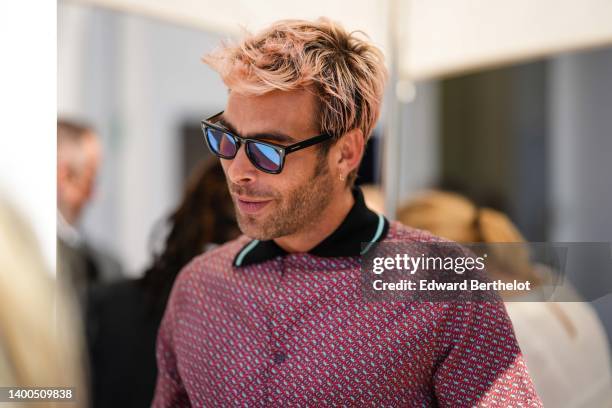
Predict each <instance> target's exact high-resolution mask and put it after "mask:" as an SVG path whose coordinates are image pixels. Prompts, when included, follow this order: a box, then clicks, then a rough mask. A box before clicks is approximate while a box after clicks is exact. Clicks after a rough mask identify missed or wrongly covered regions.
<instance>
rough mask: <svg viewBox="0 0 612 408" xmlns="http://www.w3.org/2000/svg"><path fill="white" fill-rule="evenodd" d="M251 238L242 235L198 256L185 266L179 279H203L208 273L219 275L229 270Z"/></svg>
mask: <svg viewBox="0 0 612 408" xmlns="http://www.w3.org/2000/svg"><path fill="white" fill-rule="evenodd" d="M250 240H251V238H249V237H247V236H245V235H241V236H239V237H238V238H236V239H234V240H232V241H229V242H226V243H225V244H223V245H219V246H218V247H215V248H213V249H210V250H208V251H206V252H204V253H203V254H200V255H198V256H196V257H195V258H193V259H192V260H191V261H190V262H189V263H188V264H187V265H186V266H185V267H184V268H183V270H182V271H181V273H180V274H179V277H178V278H177V279H180V280H181V281H186V280H192V279H202V278H204V277H206V276H207V275H218V274H223V273H225V272H226V271H229V270H230V269H231V268H232V261H233V260H234V257H235V256H236V254H237V253H238V252H239V251H240V250H241V249H242V248H243V247H244V246H245V245H246V244H247V243H248V242H249V241H250Z"/></svg>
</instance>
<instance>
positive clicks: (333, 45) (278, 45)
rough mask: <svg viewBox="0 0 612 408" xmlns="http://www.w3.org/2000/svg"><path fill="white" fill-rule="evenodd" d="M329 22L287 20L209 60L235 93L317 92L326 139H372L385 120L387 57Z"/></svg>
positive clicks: (219, 51) (206, 59) (225, 46)
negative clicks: (355, 132)
mask: <svg viewBox="0 0 612 408" xmlns="http://www.w3.org/2000/svg"><path fill="white" fill-rule="evenodd" d="M359 33H360V32H351V33H349V32H347V31H345V30H344V28H343V27H342V26H340V25H339V24H337V23H334V22H332V21H330V20H328V19H326V18H320V19H318V20H316V21H314V22H313V21H305V20H282V21H278V22H276V23H274V24H272V25H271V26H270V27H268V28H266V29H264V30H263V31H261V32H259V33H256V34H247V35H246V36H245V37H244V38H243V39H242V40H241V41H240V42H239V43H233V44H223V45H222V46H221V47H220V48H219V49H217V50H216V51H214V52H213V53H211V54H209V55H207V56H205V57H204V59H203V60H204V62H205V63H207V64H208V65H210V66H211V67H212V68H213V69H214V70H215V71H217V72H218V73H219V74H220V75H221V78H222V79H223V81H224V82H225V84H226V85H227V86H228V88H230V89H231V90H232V91H235V92H238V93H241V94H247V95H261V94H264V93H267V92H270V91H273V90H280V91H291V90H298V89H312V90H314V92H315V94H316V95H317V98H318V101H319V112H318V117H317V119H318V125H319V127H320V131H321V132H322V133H329V134H331V135H333V136H334V138H336V139H337V138H339V137H341V136H342V135H344V134H345V133H346V132H348V131H350V130H352V129H360V130H361V132H362V133H363V135H364V137H365V140H366V141H367V139H368V138H369V137H370V135H371V133H372V130H373V128H374V125H375V124H376V121H377V120H378V116H379V114H380V106H381V102H382V97H383V92H384V87H385V80H386V77H387V71H386V69H385V65H384V57H383V54H382V53H381V51H380V50H379V49H378V48H376V47H375V46H374V45H373V44H372V43H371V42H369V41H368V40H367V39H365V38H361V37H362V36H359V35H358V34H359Z"/></svg>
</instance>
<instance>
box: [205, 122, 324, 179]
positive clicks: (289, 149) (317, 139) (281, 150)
mask: <svg viewBox="0 0 612 408" xmlns="http://www.w3.org/2000/svg"><path fill="white" fill-rule="evenodd" d="M223 112H224V111H221V112H219V113H217V114H216V115H213V116H211V117H209V118H208V119H205V120H203V121H202V122H201V125H202V132H204V140H206V145H207V146H208V149H209V150H210V151H211V152H212V154H214V155H215V156H217V157H220V158H222V159H226V160H232V159H233V158H235V157H236V155H237V154H238V150H240V145H244V146H245V149H246V150H245V152H246V155H247V157H248V158H249V161H250V162H251V163H252V164H253V166H255V167H256V168H257V169H258V170H261V171H263V172H264V173H268V174H279V173H280V172H281V171H283V168H284V167H285V157H286V156H287V155H288V154H289V153H293V152H297V151H298V150H302V149H305V148H307V147H310V146H314V145H316V144H319V143H322V142H325V141H327V140H329V139H331V138H332V136H331V135H330V134H328V133H322V134H320V135H317V136H313V137H311V138H308V139H306V140H302V141H301V142H297V143H294V144H292V145H289V146H283V145H280V144H276V143H272V142H264V141H261V140H259V139H252V138H248V137H242V136H238V135H236V134H235V133H233V132H232V131H230V130H229V129H226V128H225V127H223V126H219V125H216V124H214V123H211V122H210V121H211V120H213V119H215V118H216V117H218V116H220V115H221V114H223ZM207 128H211V129H215V130H217V131H219V132H222V133H225V134H226V135H229V136H230V137H231V138H232V139H233V140H234V143H235V144H236V152H235V153H234V155H233V156H231V157H230V156H224V155H222V154H220V153H218V152H215V150H214V149H213V147H212V146H211V145H210V141H209V140H208V134H207V132H206V129H207ZM250 143H255V144H261V145H264V146H268V147H271V148H273V149H274V150H276V151H277V152H278V154H279V157H280V165H279V168H278V170H268V169H264V168H262V167H261V166H260V165H258V164H257V162H256V160H255V158H254V157H252V154H251V153H250V149H247V145H248V144H250Z"/></svg>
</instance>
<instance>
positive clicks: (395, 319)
mask: <svg viewBox="0 0 612 408" xmlns="http://www.w3.org/2000/svg"><path fill="white" fill-rule="evenodd" d="M204 61H205V62H207V63H208V64H209V65H210V66H211V67H212V68H213V69H214V70H215V71H217V72H218V73H219V75H220V76H221V78H222V79H223V81H224V82H225V84H226V86H227V87H228V89H229V94H228V101H227V106H226V109H225V111H224V112H221V113H219V114H217V115H214V116H212V117H210V118H208V119H206V120H204V121H202V128H203V131H204V135H205V138H206V142H207V144H208V147H209V149H210V150H211V151H212V152H213V153H214V154H215V155H216V156H218V157H219V158H221V164H222V166H223V170H224V172H225V175H226V179H227V183H228V186H229V190H230V193H231V195H232V199H233V201H234V203H235V207H236V215H237V220H238V224H239V226H240V229H241V231H242V233H243V234H244V235H242V236H241V237H239V238H238V239H236V240H233V241H231V242H229V243H227V244H225V245H223V246H221V247H219V248H215V249H214V250H212V251H209V252H207V253H205V254H203V255H202V256H199V257H197V258H195V259H194V260H193V261H191V262H190V263H189V264H188V265H187V266H186V267H185V268H184V269H183V270H182V272H181V273H180V275H179V276H178V277H177V279H176V282H175V284H174V287H173V289H172V293H171V295H170V298H169V300H168V305H167V307H166V312H165V314H164V317H163V320H162V323H161V326H160V329H159V334H158V340H157V358H158V369H159V373H158V379H157V385H156V391H155V398H154V401H153V406H154V407H159V408H162V407H187V406H234V405H240V406H288V405H289V406H323V405H326V406H332V405H334V406H355V405H359V406H365V405H367V406H434V405H435V406H453V407H456V406H474V405H487V406H508V405H513V406H519V405H522V406H530V407H539V406H541V404H540V402H539V399H538V397H537V395H536V393H535V389H534V387H533V384H532V383H531V380H530V378H529V374H528V373H527V370H526V367H525V364H524V362H523V359H522V356H521V354H520V350H519V348H518V344H517V343H516V341H515V339H514V335H513V333H512V326H511V323H510V320H509V318H508V316H507V314H506V311H505V309H504V306H503V303H501V301H500V302H488V303H484V304H476V302H465V303H464V304H463V305H461V306H457V305H455V304H452V303H450V304H448V305H447V306H448V308H446V307H440V306H439V305H435V304H433V302H418V303H417V304H413V303H411V302H380V303H377V304H373V303H370V302H369V301H368V299H365V298H364V296H363V292H362V288H361V282H362V279H361V255H362V254H364V253H365V251H367V250H368V249H369V248H371V247H373V246H375V245H376V243H384V242H402V243H413V242H440V241H441V240H440V239H439V238H436V237H434V236H432V235H431V234H428V233H425V232H423V231H416V230H414V229H412V228H408V227H406V226H403V225H401V224H400V223H397V222H389V220H387V219H386V218H385V217H384V216H383V215H381V214H376V213H375V212H373V211H372V210H370V209H369V208H368V207H367V206H366V204H365V202H364V198H363V193H362V192H361V190H360V189H359V188H357V187H355V186H354V182H355V177H356V174H357V169H358V166H359V164H360V162H361V160H362V158H363V153H364V151H365V146H366V143H367V141H368V139H369V138H370V136H371V135H372V129H373V128H374V126H375V123H376V121H377V119H378V117H379V114H380V106H381V103H382V98H383V93H384V89H385V80H386V68H385V66H384V57H383V55H382V53H381V52H380V50H379V49H378V48H377V47H375V46H374V45H373V44H372V43H370V42H369V41H368V40H367V39H365V38H364V36H363V33H359V32H352V33H349V32H347V31H346V30H344V28H342V27H341V26H340V25H339V24H337V23H334V22H331V21H329V20H328V19H325V18H321V19H319V20H316V21H304V20H285V21H280V22H276V23H274V24H272V25H271V26H269V27H267V28H265V29H263V30H262V31H260V32H259V33H256V34H253V35H250V34H249V35H246V36H245V38H243V39H242V40H240V41H239V42H238V43H236V44H225V45H224V46H222V47H221V48H220V49H219V50H217V51H216V52H214V53H213V54H211V55H208V56H207V57H205V59H204ZM363 242H366V243H369V245H368V246H366V248H362V243H363ZM484 319H486V320H487V321H490V322H491V324H490V325H482V324H479V323H476V322H478V321H482V320H484ZM433 327H440V331H439V332H438V330H430V329H431V328H433ZM466 327H467V329H466ZM434 332H438V333H437V334H438V335H439V336H441V337H443V336H449V338H451V339H452V340H451V341H449V342H448V343H444V344H442V342H440V343H438V342H436V334H435V333H434ZM475 344H477V345H478V346H477V347H474V345H475ZM499 345H501V346H502V347H504V350H505V352H504V353H501V354H500V353H498V352H497V351H496V350H498V346H499ZM490 354H497V358H496V359H491V358H489V356H490ZM464 359H465V360H469V361H471V362H472V361H478V363H475V364H474V365H473V366H472V365H470V364H462V363H460V362H461V361H462V360H464ZM478 365H480V367H479V368H477V366H478ZM502 401H505V403H503V402H502Z"/></svg>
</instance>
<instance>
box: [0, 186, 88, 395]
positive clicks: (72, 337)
mask: <svg viewBox="0 0 612 408" xmlns="http://www.w3.org/2000/svg"><path fill="white" fill-rule="evenodd" d="M73 300H74V298H72V297H71V294H70V292H67V291H64V290H61V288H59V287H57V285H56V282H54V281H53V279H52V278H51V277H50V274H49V273H48V272H47V270H46V268H45V266H44V263H43V260H42V257H41V254H40V251H39V248H38V245H37V242H36V239H35V237H34V235H33V233H32V231H31V230H30V228H29V226H28V225H26V223H25V222H24V220H23V219H22V218H21V217H20V215H19V214H17V212H16V211H14V209H13V208H11V207H10V206H9V205H7V203H6V202H5V201H4V200H3V198H2V197H1V196H0V387H9V386H10V387H35V388H41V387H73V390H72V391H71V392H73V393H74V395H75V402H72V403H68V402H63V403H60V405H65V406H66V407H86V406H87V403H86V402H87V390H86V388H85V384H86V381H84V373H85V370H84V367H83V366H82V364H81V362H82V359H81V356H82V351H83V339H82V337H81V336H79V334H80V333H81V331H80V330H79V327H80V321H79V319H78V318H77V317H76V316H77V313H76V308H75V307H73V306H74V303H73ZM0 406H2V407H55V406H59V405H57V403H55V402H31V401H30V402H17V401H14V402H9V401H5V402H0Z"/></svg>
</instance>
